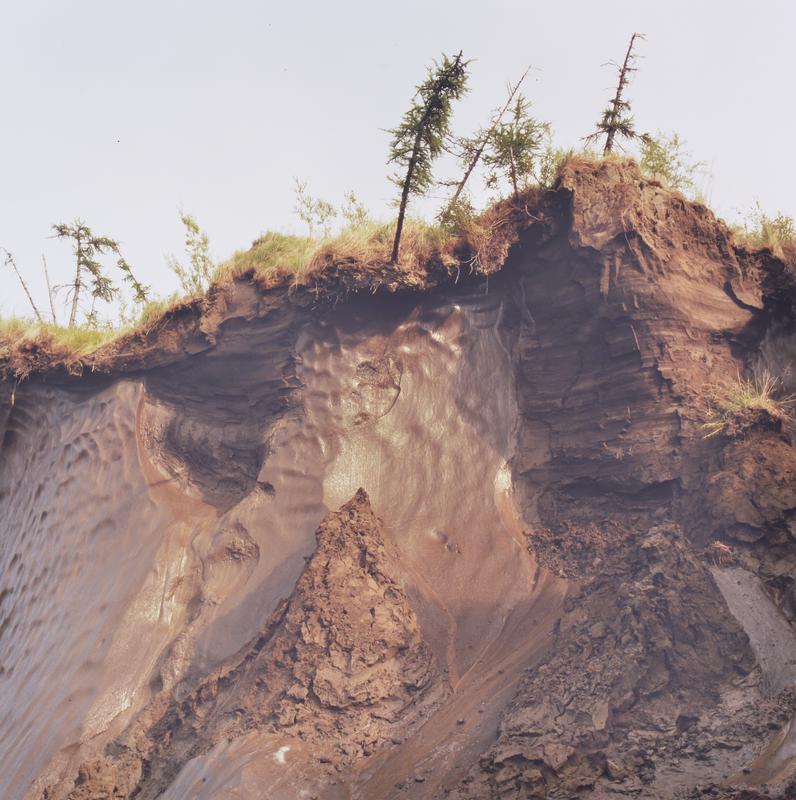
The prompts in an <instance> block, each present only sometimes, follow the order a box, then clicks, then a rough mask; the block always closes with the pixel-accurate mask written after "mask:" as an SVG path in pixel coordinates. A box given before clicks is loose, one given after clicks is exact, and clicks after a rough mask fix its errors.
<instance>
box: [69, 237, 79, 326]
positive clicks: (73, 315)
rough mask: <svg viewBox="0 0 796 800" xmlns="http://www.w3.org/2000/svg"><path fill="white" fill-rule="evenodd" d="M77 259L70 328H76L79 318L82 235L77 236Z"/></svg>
mask: <svg viewBox="0 0 796 800" xmlns="http://www.w3.org/2000/svg"><path fill="white" fill-rule="evenodd" d="M75 259H76V261H77V266H76V267H75V284H74V290H75V293H74V295H73V296H72V311H71V312H70V314H69V327H70V328H74V327H75V319H76V318H77V301H78V297H79V295H80V234H79V233H78V234H77V246H76V247H75Z"/></svg>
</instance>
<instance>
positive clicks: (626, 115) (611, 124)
mask: <svg viewBox="0 0 796 800" xmlns="http://www.w3.org/2000/svg"><path fill="white" fill-rule="evenodd" d="M643 38H644V35H643V34H641V33H634V34H633V35H632V36H631V37H630V44H629V45H628V47H627V53H625V60H624V61H623V62H622V66H621V67H620V66H619V65H618V64H617V65H616V67H617V69H618V70H619V81H618V82H617V84H616V93H615V94H614V97H613V100H611V102H610V104H609V105H608V108H606V109H605V111H603V113H602V117H601V118H600V121H599V122H598V123H597V130H596V131H595V132H594V133H592V134H590V135H589V136H587V137H586V141H591V142H596V141H597V140H598V139H599V138H600V137H601V136H603V135H604V136H605V146H604V148H603V155H604V156H607V155H608V154H609V153H611V152H612V151H613V149H614V143H615V140H616V137H617V136H622V137H624V138H625V139H636V138H638V137H639V136H641V135H642V134H639V133H637V132H636V127H635V122H634V121H633V117H632V116H631V114H630V103H629V102H628V101H627V100H625V99H624V96H623V95H624V91H625V87H626V86H627V84H628V82H629V80H630V75H631V73H633V72H635V71H636V69H637V67H635V66H634V64H635V63H636V59H637V58H638V57H637V56H636V55H635V53H634V52H633V47H634V46H635V44H636V39H643ZM611 63H614V62H611Z"/></svg>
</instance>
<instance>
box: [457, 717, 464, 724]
mask: <svg viewBox="0 0 796 800" xmlns="http://www.w3.org/2000/svg"><path fill="white" fill-rule="evenodd" d="M456 724H457V725H464V718H463V717H459V719H457V720H456Z"/></svg>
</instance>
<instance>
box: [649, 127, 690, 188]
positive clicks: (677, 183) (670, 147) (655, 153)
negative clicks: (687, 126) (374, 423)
mask: <svg viewBox="0 0 796 800" xmlns="http://www.w3.org/2000/svg"><path fill="white" fill-rule="evenodd" d="M639 164H640V166H641V170H642V172H644V173H646V174H647V175H650V176H652V177H653V178H656V179H657V180H660V181H663V182H664V183H666V184H668V185H669V186H671V187H672V189H677V190H678V191H681V192H690V191H692V190H693V189H694V187H695V183H696V176H697V175H698V174H699V172H700V171H702V170H703V169H704V167H705V162H704V161H691V158H690V155H689V153H688V152H687V151H686V149H685V142H683V141H682V139H680V136H679V134H677V133H672V134H670V135H669V136H666V135H665V134H663V133H660V132H659V133H658V135H657V136H644V137H642V140H641V160H640V161H639Z"/></svg>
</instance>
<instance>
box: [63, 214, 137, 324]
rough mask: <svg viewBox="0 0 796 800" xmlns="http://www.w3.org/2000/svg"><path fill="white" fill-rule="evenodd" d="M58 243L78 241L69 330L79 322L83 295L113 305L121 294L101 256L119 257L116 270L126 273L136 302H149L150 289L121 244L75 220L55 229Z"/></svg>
mask: <svg viewBox="0 0 796 800" xmlns="http://www.w3.org/2000/svg"><path fill="white" fill-rule="evenodd" d="M53 230H54V231H55V237H56V238H57V239H71V240H72V241H74V243H75V244H74V249H73V251H72V252H73V253H74V256H75V279H74V281H73V282H72V283H71V284H69V289H70V291H71V293H72V309H71V312H70V314H69V327H70V328H73V327H74V326H75V322H76V320H77V309H78V305H79V301H80V295H81V292H83V291H84V290H85V291H88V292H90V295H91V297H92V298H93V300H94V301H96V300H104V301H105V302H106V303H110V302H111V301H112V300H113V298H114V297H115V296H116V294H117V293H118V291H119V290H118V288H117V287H116V286H115V285H114V283H113V281H112V280H111V279H110V278H109V277H108V276H107V275H106V274H105V271H104V269H103V266H102V264H101V263H100V261H99V260H98V258H99V257H100V256H103V255H106V254H109V253H112V254H113V255H115V256H116V267H117V268H118V269H119V270H120V271H121V273H122V280H123V281H124V282H125V283H127V284H129V285H130V287H131V288H132V290H133V295H134V297H135V299H136V302H141V303H143V302H146V299H147V295H148V292H149V287H148V286H144V285H143V284H142V283H140V282H139V281H138V280H137V279H136V277H135V275H133V271H132V269H131V268H130V265H129V264H128V263H127V261H125V259H124V257H123V256H122V254H121V251H120V249H119V243H118V242H117V241H116V240H115V239H109V238H108V237H107V236H95V235H94V234H93V233H92V231H91V229H90V228H89V227H88V225H86V223H85V222H83V221H82V220H79V219H77V220H75V221H74V222H73V223H72V224H71V225H68V224H66V223H63V222H62V223H59V224H57V225H53Z"/></svg>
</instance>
